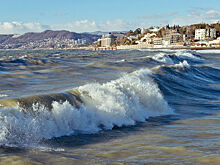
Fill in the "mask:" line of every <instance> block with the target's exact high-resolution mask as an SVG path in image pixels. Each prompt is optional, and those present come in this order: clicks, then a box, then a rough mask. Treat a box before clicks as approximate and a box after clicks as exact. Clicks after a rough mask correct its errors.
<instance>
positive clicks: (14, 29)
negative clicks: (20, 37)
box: [0, 22, 50, 34]
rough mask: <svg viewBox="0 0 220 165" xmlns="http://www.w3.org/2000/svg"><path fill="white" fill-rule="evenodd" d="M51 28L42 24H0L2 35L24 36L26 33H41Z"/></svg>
mask: <svg viewBox="0 0 220 165" xmlns="http://www.w3.org/2000/svg"><path fill="white" fill-rule="evenodd" d="M49 28H50V27H49V26H47V25H42V24H40V23H35V22H29V23H22V22H0V34H23V33H26V32H41V31H44V30H46V29H49Z"/></svg>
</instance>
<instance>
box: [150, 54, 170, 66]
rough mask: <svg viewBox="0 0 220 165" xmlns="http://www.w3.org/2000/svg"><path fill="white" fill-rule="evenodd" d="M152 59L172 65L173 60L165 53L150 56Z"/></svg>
mask: <svg viewBox="0 0 220 165" xmlns="http://www.w3.org/2000/svg"><path fill="white" fill-rule="evenodd" d="M152 59H154V60H156V61H158V62H162V63H165V64H173V60H172V59H171V58H170V57H169V56H168V55H167V54H165V53H158V54H156V55H154V56H152Z"/></svg>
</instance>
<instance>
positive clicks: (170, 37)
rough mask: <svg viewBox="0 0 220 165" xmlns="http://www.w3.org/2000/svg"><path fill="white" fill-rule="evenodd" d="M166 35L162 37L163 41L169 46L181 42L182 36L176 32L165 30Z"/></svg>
mask: <svg viewBox="0 0 220 165" xmlns="http://www.w3.org/2000/svg"><path fill="white" fill-rule="evenodd" d="M165 32H166V35H165V37H164V40H165V41H169V43H170V44H176V43H178V42H182V36H181V34H180V33H178V32H177V30H176V29H175V30H173V29H166V31H165Z"/></svg>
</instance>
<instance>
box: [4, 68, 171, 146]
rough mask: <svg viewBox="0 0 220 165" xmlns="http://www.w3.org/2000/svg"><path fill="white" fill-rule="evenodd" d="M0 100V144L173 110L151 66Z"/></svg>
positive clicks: (81, 130)
mask: <svg viewBox="0 0 220 165" xmlns="http://www.w3.org/2000/svg"><path fill="white" fill-rule="evenodd" d="M45 100H46V101H45ZM71 100H72V101H71ZM0 104H1V105H4V106H3V107H0V109H1V111H0V143H1V145H29V144H33V143H37V142H39V141H41V140H43V139H51V138H53V137H60V136H64V135H71V134H77V133H96V132H98V131H100V130H102V129H112V128H113V127H114V126H117V127H122V126H129V125H134V124H135V123H136V122H144V121H145V120H146V119H147V118H149V117H151V116H160V115H167V114H172V113H173V110H172V109H171V108H170V107H169V106H168V104H167V102H166V100H165V99H164V98H163V96H162V94H161V91H160V89H159V88H158V85H157V84H156V83H155V82H154V80H153V78H152V77H151V71H150V70H148V69H141V70H138V71H135V72H133V73H130V74H126V75H124V76H122V77H121V78H119V79H117V80H112V81H110V82H107V83H104V84H99V83H93V84H87V85H83V86H79V87H77V88H75V89H73V90H72V91H67V92H66V93H62V94H52V95H44V96H34V97H27V98H19V99H9V100H1V101H0Z"/></svg>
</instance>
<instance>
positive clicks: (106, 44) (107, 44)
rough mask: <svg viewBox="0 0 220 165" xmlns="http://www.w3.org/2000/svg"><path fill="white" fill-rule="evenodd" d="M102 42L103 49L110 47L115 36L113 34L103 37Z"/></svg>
mask: <svg viewBox="0 0 220 165" xmlns="http://www.w3.org/2000/svg"><path fill="white" fill-rule="evenodd" d="M99 41H100V42H101V47H110V46H111V44H112V43H113V42H114V36H113V35H112V34H105V35H102V38H101V39H100V40H99Z"/></svg>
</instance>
